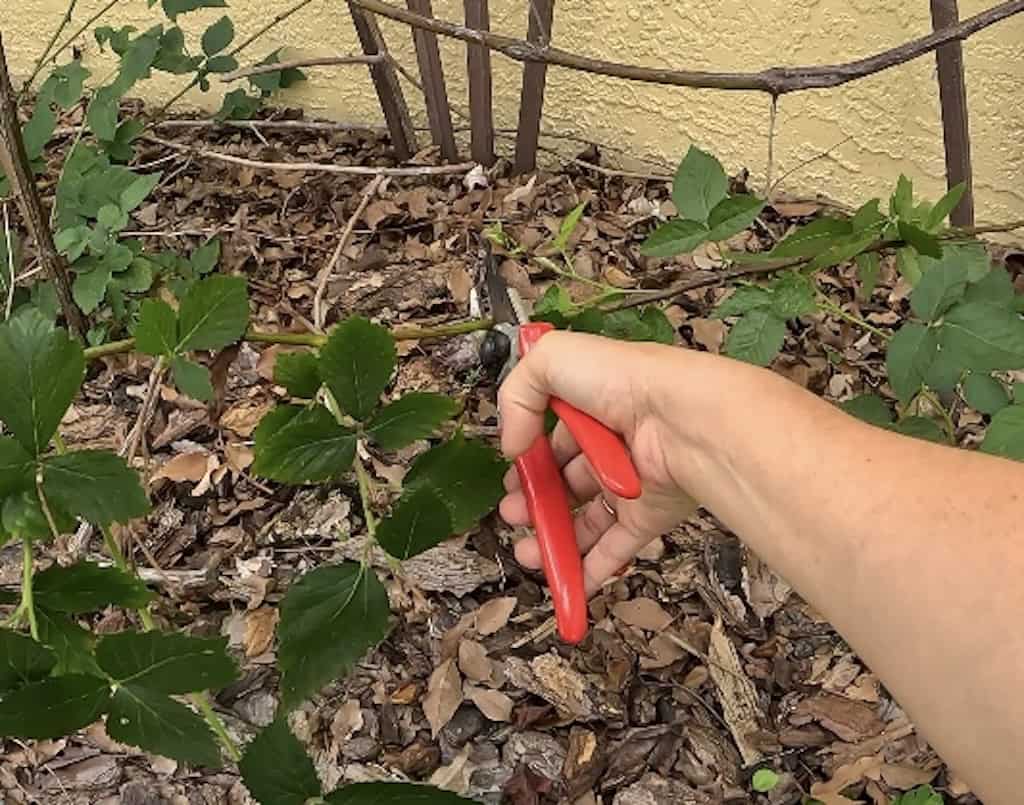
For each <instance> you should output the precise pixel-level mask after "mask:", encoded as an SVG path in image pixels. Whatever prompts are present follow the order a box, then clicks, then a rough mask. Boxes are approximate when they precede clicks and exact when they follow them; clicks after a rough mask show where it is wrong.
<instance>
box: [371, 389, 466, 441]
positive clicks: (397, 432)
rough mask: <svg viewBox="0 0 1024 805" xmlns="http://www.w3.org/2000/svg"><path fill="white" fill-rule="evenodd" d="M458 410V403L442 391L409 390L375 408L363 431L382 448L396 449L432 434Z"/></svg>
mask: <svg viewBox="0 0 1024 805" xmlns="http://www.w3.org/2000/svg"><path fill="white" fill-rule="evenodd" d="M458 410H459V406H458V404H457V403H456V402H455V401H454V400H453V399H452V398H451V397H446V396H445V395H444V394H433V393H430V392H413V393H411V394H406V395H405V396H404V397H402V398H401V399H400V400H397V401H395V402H393V403H390V404H389V405H386V406H384V407H383V408H381V409H380V410H379V411H377V413H376V414H374V415H373V417H372V418H371V419H370V421H369V423H368V424H367V426H366V434H367V436H369V437H370V438H371V439H373V440H374V441H375V442H376V443H377V444H379V445H380V446H381V447H383V448H384V449H385V450H399V449H400V448H402V447H405V446H407V445H410V444H412V443H413V442H415V441H416V440H417V439H426V438H427V437H428V436H430V435H432V434H433V433H435V432H436V431H437V429H438V428H439V427H441V425H442V423H444V422H446V421H447V420H449V419H451V418H452V417H453V416H455V414H456V413H457V412H458Z"/></svg>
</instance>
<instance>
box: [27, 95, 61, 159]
mask: <svg viewBox="0 0 1024 805" xmlns="http://www.w3.org/2000/svg"><path fill="white" fill-rule="evenodd" d="M56 127H57V115H55V114H54V112H53V109H51V108H50V103H49V101H48V100H46V99H45V98H40V99H39V101H38V102H37V103H36V108H35V111H34V112H33V113H32V117H31V118H30V119H29V121H28V123H26V124H25V127H24V128H23V129H22V132H21V138H22V141H23V142H24V143H25V153H26V155H27V156H28V158H29V160H35V159H39V158H40V157H41V156H42V155H43V150H44V149H45V148H46V144H47V143H48V142H50V138H51V137H52V136H53V130H54V129H55V128H56Z"/></svg>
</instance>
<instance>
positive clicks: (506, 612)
mask: <svg viewBox="0 0 1024 805" xmlns="http://www.w3.org/2000/svg"><path fill="white" fill-rule="evenodd" d="M515 608H516V598H515V596H509V597H507V598H492V599H491V600H490V601H488V602H487V603H486V604H484V605H483V606H482V607H480V609H478V610H477V611H476V632H477V634H479V635H482V636H483V637H486V636H487V635H492V634H494V633H495V632H497V631H498V630H499V629H502V628H504V626H505V624H506V623H508V619H509V618H510V617H512V611H513V610H514V609H515Z"/></svg>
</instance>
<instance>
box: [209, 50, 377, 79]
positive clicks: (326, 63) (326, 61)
mask: <svg viewBox="0 0 1024 805" xmlns="http://www.w3.org/2000/svg"><path fill="white" fill-rule="evenodd" d="M386 58H387V55H386V54H384V53H375V54H373V55H371V56H364V55H358V56H321V57H319V58H313V59H295V60H294V61H282V62H274V63H273V64H257V65H254V66H252V67H243V68H242V69H241V70H235V71H234V72H233V73H225V74H224V75H222V76H221V77H220V80H221V81H223V82H224V83H225V84H228V83H230V82H232V81H238V79H240V78H249V77H250V76H254V75H266V74H267V73H276V72H279V71H281V70H297V69H300V68H302V67H333V66H336V65H342V64H380V63H381V62H382V61H384V59H386Z"/></svg>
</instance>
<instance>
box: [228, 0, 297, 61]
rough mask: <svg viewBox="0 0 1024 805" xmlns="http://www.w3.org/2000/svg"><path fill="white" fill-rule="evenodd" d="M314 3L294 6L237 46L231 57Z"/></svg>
mask: <svg viewBox="0 0 1024 805" xmlns="http://www.w3.org/2000/svg"><path fill="white" fill-rule="evenodd" d="M312 2H313V0H300V1H299V2H298V3H296V4H295V5H294V6H292V7H291V8H289V9H288V10H287V11H282V12H281V13H280V14H278V15H277V16H275V17H274V18H273V19H272V20H270V22H268V23H267V24H266V25H264V26H263V27H262V28H260V29H259V30H258V31H256V33H254V34H253V35H252V36H250V37H249V38H248V39H245V40H243V41H242V42H241V43H240V44H238V45H236V46H235V47H234V49H232V50H231V51H230V52H229V55H231V56H237V55H238V54H239V53H241V52H242V51H243V50H245V49H246V48H247V47H249V45H251V44H252V43H253V42H255V41H256V40H257V39H259V38H260V37H261V36H263V35H264V34H265V33H267V31H269V30H270V29H271V28H274V27H276V26H278V25H280V24H281V23H282V22H284V21H285V20H286V19H288V18H289V17H290V16H292V15H293V14H296V13H298V12H299V11H302V9H304V8H305V7H306V6H308V5H309V4H310V3H312Z"/></svg>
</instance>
